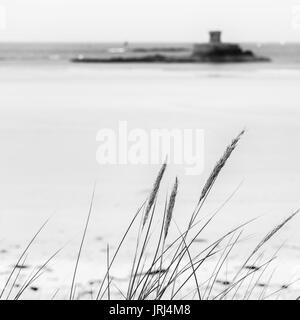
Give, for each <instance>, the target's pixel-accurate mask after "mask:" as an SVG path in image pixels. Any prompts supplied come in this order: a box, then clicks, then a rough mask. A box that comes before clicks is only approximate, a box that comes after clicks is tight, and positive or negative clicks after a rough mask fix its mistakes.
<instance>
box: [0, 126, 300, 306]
mask: <svg viewBox="0 0 300 320" xmlns="http://www.w3.org/2000/svg"><path fill="white" fill-rule="evenodd" d="M243 135H244V131H242V132H241V133H240V134H238V135H237V137H236V138H234V139H233V140H232V142H231V143H230V144H229V145H228V147H227V148H226V149H225V152H224V154H223V155H222V156H221V158H220V159H219V160H218V161H217V163H216V165H215V166H214V167H213V169H212V171H211V174H210V175H209V177H208V179H207V180H206V182H205V184H204V186H203V188H202V190H201V191H200V192H199V194H200V195H199V200H198V202H197V203H196V205H195V208H194V210H193V212H192V213H191V215H190V218H189V221H188V223H187V225H186V226H179V225H177V223H176V220H175V219H174V208H176V202H177V194H178V192H180V181H179V180H178V178H177V177H176V178H175V181H174V183H173V186H172V188H171V190H170V195H169V196H166V198H165V201H164V206H163V208H164V209H163V211H162V212H160V211H161V210H158V209H157V208H158V206H157V201H158V194H159V192H160V184H161V181H162V179H163V178H164V174H165V171H166V170H167V163H164V164H163V165H162V167H161V169H160V170H159V172H158V175H157V177H156V179H155V181H154V184H153V187H152V190H151V192H150V194H149V197H148V198H147V199H146V200H145V201H144V203H142V205H141V206H140V207H139V208H138V210H137V212H136V213H135V214H134V216H133V217H132V219H131V221H130V222H129V225H128V226H127V228H126V230H125V232H124V234H123V235H122V237H121V240H120V242H119V243H118V245H117V247H116V249H115V250H114V251H112V250H111V248H110V246H109V245H107V248H106V262H105V265H106V271H105V273H104V275H103V277H102V279H101V280H100V281H99V287H98V288H97V289H96V291H95V293H94V295H93V299H95V300H102V299H108V300H111V299H114V295H113V294H112V291H113V288H114V289H117V292H118V297H121V298H122V299H126V300H177V299H198V300H228V299H259V300H264V299H272V298H273V297H274V296H275V295H276V296H278V295H279V294H280V291H281V290H280V289H279V290H274V291H273V292H270V291H269V290H267V287H268V284H269V283H270V282H271V280H272V276H273V272H271V269H270V265H271V264H272V263H273V261H274V260H275V259H276V254H277V252H275V253H274V254H271V255H269V256H268V257H267V258H264V256H265V255H264V252H263V248H264V247H265V245H266V244H267V243H269V242H270V241H271V240H272V238H273V237H274V236H275V235H276V234H277V233H278V232H279V231H280V230H281V229H282V228H284V226H285V225H286V224H287V223H288V222H290V220H291V219H293V218H294V217H295V216H296V215H297V214H298V212H299V210H296V211H295V212H292V213H291V214H290V215H288V216H287V218H285V219H284V220H283V221H282V222H281V223H280V224H278V225H276V226H274V227H273V228H272V229H271V230H270V232H269V233H267V234H266V235H265V236H264V237H263V238H262V240H261V241H259V242H258V244H257V245H256V246H254V249H252V250H250V252H249V254H248V256H247V257H246V258H245V259H244V260H243V261H242V262H241V263H240V266H239V267H238V268H237V269H236V270H235V271H234V274H231V275H230V276H229V275H228V277H226V279H225V280H220V275H221V274H222V272H224V269H226V268H227V265H228V263H230V262H231V260H230V257H231V255H232V253H233V252H234V251H236V252H238V246H239V244H240V243H241V242H242V241H244V240H243V239H242V234H243V230H244V229H245V228H246V227H247V225H248V224H249V223H252V222H253V221H252V220H251V221H245V222H244V223H242V224H240V225H238V226H234V227H232V229H231V230H230V231H227V232H225V233H224V234H223V235H222V236H220V237H218V238H217V239H215V240H214V241H212V242H211V243H208V244H206V243H205V244H203V243H201V244H199V243H198V241H197V239H199V237H200V236H201V234H202V233H203V232H204V231H205V230H206V229H207V228H208V227H209V226H210V225H211V224H213V223H214V218H215V217H216V215H217V214H218V212H219V211H220V210H221V208H222V206H221V207H220V209H219V210H216V212H214V213H213V214H211V215H210V216H208V217H203V216H201V210H202V208H203V206H204V205H205V203H206V201H208V197H209V194H210V192H211V191H212V189H213V187H214V185H215V183H216V182H217V180H218V177H219V176H220V174H221V172H222V169H223V168H224V166H225V165H226V163H227V161H229V159H230V157H231V156H232V154H233V151H234V150H235V149H236V148H237V146H238V144H239V143H240V140H241V139H242V136H243ZM95 188H96V186H95V187H94V190H93V195H92V199H91V201H90V208H89V211H88V215H87V219H86V223H85V226H84V230H83V235H82V238H81V242H80V246H79V249H78V254H77V257H76V261H75V263H74V270H73V273H72V282H71V284H70V290H69V293H68V298H69V299H71V300H72V299H77V298H78V294H77V292H76V276H77V270H78V267H79V265H80V258H81V254H82V250H83V249H84V242H85V238H86V234H87V232H88V226H89V223H90V217H91V215H92V211H93V202H94V196H95ZM46 224H47V221H46V222H45V223H44V224H43V225H42V227H41V228H40V229H39V230H38V231H37V233H36V234H35V235H34V237H33V238H32V239H31V240H30V241H29V243H28V245H27V246H26V247H25V249H24V250H23V252H22V253H21V255H20V257H19V259H18V260H17V262H16V264H15V266H14V268H12V270H11V272H10V273H9V275H8V277H7V279H6V280H5V282H4V286H3V288H2V290H1V293H0V299H21V298H22V297H23V293H24V292H25V291H26V290H27V289H28V288H29V286H32V284H33V283H34V282H36V281H37V280H38V278H39V277H40V276H42V275H43V271H44V269H45V267H46V266H47V265H48V264H49V263H50V261H52V260H53V258H54V257H56V255H57V254H58V253H59V252H60V251H61V249H59V250H57V251H56V252H54V253H53V255H52V256H51V257H50V258H48V259H47V260H46V261H45V262H44V263H43V264H42V265H41V266H40V267H39V268H38V269H36V270H35V271H34V272H33V273H32V274H30V275H29V276H28V278H27V279H25V280H24V281H23V284H22V285H21V286H20V288H19V289H18V290H17V292H15V290H14V286H15V284H16V282H17V281H18V280H19V279H20V273H21V270H22V268H17V266H22V265H23V264H25V261H26V257H27V254H28V251H29V250H30V248H31V245H32V243H33V242H34V241H36V238H37V237H38V235H39V234H40V232H41V231H42V230H43V229H44V227H45V225H46ZM157 225H158V226H159V227H158V228H157ZM171 227H172V228H173V231H174V230H175V232H172V234H171V233H170V232H169V231H170V228H171ZM131 232H135V238H136V242H135V246H134V250H133V251H134V252H133V254H132V257H131V258H129V257H128V259H129V262H130V264H131V267H130V270H129V276H128V280H127V282H126V288H125V290H124V286H123V289H120V288H119V285H118V283H117V280H116V279H115V278H114V277H113V276H112V274H113V269H114V268H117V267H118V266H117V264H118V261H117V258H118V256H119V254H120V252H121V250H122V249H124V246H126V239H127V238H128V236H129V234H130V233H131ZM174 234H176V235H175V236H174ZM203 269H209V271H208V273H207V272H206V273H205V274H204V273H203V272H202V270H203ZM207 274H208V276H207ZM263 277H264V278H267V279H268V280H267V281H265V284H264V285H263V286H262V285H261V279H262V278H263ZM220 284H221V286H220ZM287 286H288V285H287ZM281 289H284V288H281ZM56 293H57V292H56ZM56 293H55V294H54V295H53V296H52V297H49V299H50V298H55V295H56ZM295 298H297V297H295Z"/></svg>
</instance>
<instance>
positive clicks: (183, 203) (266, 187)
mask: <svg viewBox="0 0 300 320" xmlns="http://www.w3.org/2000/svg"><path fill="white" fill-rule="evenodd" d="M110 46H111V45H110ZM107 47H109V45H107V46H100V45H68V46H67V45H58V46H54V47H51V48H50V47H49V46H48V45H44V46H42V47H38V50H37V47H36V45H35V46H33V45H27V46H26V50H25V52H24V51H22V52H21V46H18V45H2V48H1V51H0V52H1V54H0V56H2V58H4V60H3V61H1V62H0V139H1V140H0V141H1V157H0V177H1V179H0V195H1V201H0V234H1V237H0V249H2V250H5V252H4V251H3V253H1V256H0V257H1V261H3V263H2V264H1V267H0V268H1V270H2V272H5V271H6V270H7V268H8V266H10V265H11V264H12V263H13V261H14V259H15V257H16V255H17V253H18V252H19V246H20V245H21V246H23V245H24V243H25V241H27V240H28V239H29V238H30V237H31V236H32V234H33V233H34V232H35V231H36V230H37V229H38V227H39V226H40V225H41V224H42V222H43V221H44V220H45V219H47V218H48V217H51V220H50V223H49V225H48V227H47V228H46V230H45V231H44V233H43V234H42V235H41V237H40V238H39V241H38V242H37V244H36V245H35V247H34V248H33V250H32V253H31V254H30V256H29V258H28V260H29V262H28V263H29V264H31V265H34V264H36V263H41V261H43V259H46V257H48V256H50V255H51V253H52V252H54V251H55V250H56V249H57V248H58V247H60V246H62V245H64V244H65V243H67V242H68V241H69V243H68V245H67V247H66V249H65V251H64V253H62V254H61V255H60V256H59V257H57V262H56V264H54V267H53V268H54V269H60V273H62V274H60V273H59V272H58V274H59V275H54V273H51V274H50V275H49V276H47V277H48V278H47V277H46V280H47V279H48V280H49V279H50V280H51V281H53V283H54V284H53V287H51V289H54V288H55V287H56V286H58V284H59V283H64V282H63V281H65V283H69V282H70V279H69V278H70V276H69V270H68V268H67V267H70V268H72V266H73V259H74V257H75V255H76V250H77V248H78V244H79V239H80V235H81V232H82V228H83V223H84V219H85V217H86V214H87V210H88V205H89V201H90V198H91V193H92V187H93V183H94V181H95V180H97V191H96V201H95V206H94V211H93V216H92V223H91V225H90V229H89V235H88V238H87V243H86V247H85V250H84V254H83V262H84V263H82V267H81V271H80V274H81V277H82V278H83V279H90V278H91V277H96V276H97V275H98V274H99V273H101V270H102V269H103V267H105V266H103V259H104V258H103V257H104V253H103V250H104V249H105V247H106V244H107V242H109V243H110V244H111V245H112V246H113V245H115V244H116V242H117V240H118V239H119V238H120V234H121V232H122V231H123V230H124V229H125V228H126V226H127V223H128V221H129V220H130V217H131V216H132V215H133V213H134V212H135V210H136V209H137V207H138V206H139V205H140V204H141V203H142V202H143V200H144V199H145V198H146V197H147V194H148V192H149V190H150V189H151V186H152V183H153V180H154V178H155V175H156V172H157V170H158V169H159V167H158V166H154V165H149V166H148V165H144V166H142V165H140V166H133V165H127V166H124V165H123V166H122V165H120V166H100V165H98V164H97V162H96V150H97V147H98V143H97V142H96V134H97V132H98V130H100V129H101V128H105V127H109V128H116V129H117V125H118V121H120V120H127V121H128V125H129V127H131V128H143V129H145V130H150V129H152V128H170V129H171V128H200V129H204V130H205V170H204V172H203V174H202V175H200V176H186V175H185V174H184V170H183V167H181V166H178V165H173V164H170V166H169V169H168V171H167V174H166V177H165V180H164V184H163V189H162V194H161V198H160V200H161V202H163V199H164V196H165V193H164V192H167V190H169V189H170V187H171V185H172V183H173V180H174V178H175V176H176V175H178V176H179V180H180V188H179V195H178V202H177V204H176V210H175V219H176V222H177V223H179V225H182V224H183V223H185V222H186V220H187V217H188V215H189V212H191V210H192V208H193V207H194V204H195V202H196V201H197V199H198V196H199V193H200V190H201V187H202V186H203V183H204V182H205V179H206V178H207V176H208V174H209V172H210V170H211V169H212V167H213V165H214V163H215V161H216V160H217V159H218V158H219V157H220V155H221V154H222V152H223V150H224V148H225V146H226V144H228V142H230V140H231V139H232V138H233V137H234V136H235V135H236V134H237V133H238V132H239V131H240V130H241V129H243V128H246V129H247V134H246V136H245V137H244V139H243V141H242V142H241V144H240V146H239V147H238V149H237V150H236V152H235V154H234V155H233V157H232V159H231V160H230V162H229V163H228V166H226V168H225V169H224V172H223V173H222V175H221V176H220V179H219V181H218V183H217V185H216V188H215V189H214V191H213V193H212V194H211V197H210V198H209V202H208V203H207V205H206V207H205V208H204V211H203V215H207V214H210V213H211V212H213V211H214V210H215V209H216V208H217V207H218V206H219V205H220V204H221V203H222V201H224V200H225V199H226V198H227V197H228V196H229V195H230V194H231V193H232V192H233V190H235V188H236V187H237V186H238V185H239V184H240V183H241V181H243V184H242V186H241V187H240V189H239V191H238V193H237V194H236V195H235V197H234V198H233V199H232V200H231V201H230V202H229V203H228V204H227V205H226V206H225V207H224V208H223V209H222V212H221V213H220V215H219V217H218V218H217V220H216V223H215V224H214V225H213V226H212V227H211V228H210V230H208V231H207V233H205V235H203V236H204V237H206V238H207V239H214V238H215V236H216V235H218V234H221V233H222V232H224V230H228V229H229V228H230V227H231V226H232V225H236V224H238V223H240V222H243V221H246V220H248V219H251V218H254V217H260V218H259V220H258V221H257V222H254V223H253V225H251V226H249V229H248V231H247V232H246V233H245V236H251V237H250V239H249V241H247V246H249V245H253V244H255V243H256V242H257V241H259V239H260V237H261V236H262V235H264V233H265V232H267V231H269V230H270V228H271V227H272V226H273V225H274V224H276V223H278V222H279V221H281V219H282V218H283V217H285V216H287V215H288V214H289V213H291V212H292V211H293V210H295V209H296V208H298V207H299V206H300V201H299V199H300V197H299V190H300V166H299V155H300V150H299V129H300V121H299V119H300V98H299V84H300V60H299V59H300V58H299V57H300V46H299V45H286V46H284V47H282V46H278V45H263V46H262V47H259V48H258V47H257V48H256V49H255V50H256V52H258V53H260V54H263V55H267V56H271V57H272V58H273V61H274V62H273V63H270V64H246V65H241V64H238V65H185V66H183V65H168V66H167V65H138V66H137V65H109V66H108V65H76V64H71V63H69V62H68V61H67V59H69V58H70V57H72V56H74V55H78V54H82V53H84V54H85V55H91V56H94V55H95V54H99V51H101V50H103V51H105V50H106V48H107ZM187 47H188V46H187ZM245 47H246V45H245ZM247 47H251V48H253V45H247ZM84 50H85V51H84ZM299 227H300V220H299V218H295V221H294V223H292V224H290V225H289V226H288V227H287V228H285V230H284V232H282V233H281V234H280V235H279V236H277V237H276V239H274V247H273V248H274V249H275V248H276V247H277V246H278V245H279V244H280V243H282V241H284V240H287V244H286V250H284V252H283V253H282V257H283V258H282V261H281V263H282V264H281V265H282V269H283V272H284V273H285V275H286V276H287V277H288V278H289V277H292V276H293V275H294V274H295V273H296V272H297V271H298V261H299V256H300V254H299V248H300V237H299V232H298V230H299ZM129 241H133V238H130V239H129ZM126 254H127V251H126V249H125V252H124V253H123V258H121V260H122V259H123V260H122V263H124V264H126V262H127V260H126ZM236 259H237V260H238V259H239V257H236ZM101 268H102V269H101ZM62 270H64V272H65V274H64V273H63V271H62ZM118 272H120V270H119V271H118ZM124 273H125V272H124ZM66 274H67V275H68V276H69V278H68V276H66ZM121 276H126V274H123V275H120V277H121ZM62 278H63V281H62ZM46 280H45V282H46ZM288 280H289V279H288ZM278 281H279V280H278Z"/></svg>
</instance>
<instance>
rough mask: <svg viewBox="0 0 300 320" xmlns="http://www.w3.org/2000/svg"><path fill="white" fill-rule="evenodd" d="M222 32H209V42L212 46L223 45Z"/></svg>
mask: <svg viewBox="0 0 300 320" xmlns="http://www.w3.org/2000/svg"><path fill="white" fill-rule="evenodd" d="M221 34H222V33H221V31H210V32H209V42H210V43H212V44H218V43H221Z"/></svg>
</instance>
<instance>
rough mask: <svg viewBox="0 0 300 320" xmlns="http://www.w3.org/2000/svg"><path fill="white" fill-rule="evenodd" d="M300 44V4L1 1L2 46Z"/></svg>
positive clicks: (281, 0) (271, 0) (284, 0)
mask: <svg viewBox="0 0 300 320" xmlns="http://www.w3.org/2000/svg"><path fill="white" fill-rule="evenodd" d="M212 29H221V30H222V31H223V39H224V40H227V41H240V42H242V41H255V42H265V41H271V42H274V41H275V42H289V41H300V0H0V41H1V42H2V41H28V42H32V41H43V42H49V41H55V42H61V41H62V42H64V41H70V42H77V41H87V42H89V41H92V42H98V41H105V42H112V41H122V42H123V41H132V42H134V41H145V42H154V41H157V42H160V41H162V42H165V41H169V42H197V41H205V40H207V38H208V37H207V33H208V31H209V30H212Z"/></svg>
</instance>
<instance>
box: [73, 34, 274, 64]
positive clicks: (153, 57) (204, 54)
mask: <svg viewBox="0 0 300 320" xmlns="http://www.w3.org/2000/svg"><path fill="white" fill-rule="evenodd" d="M209 35H210V40H209V42H207V43H198V44H195V45H194V46H193V49H192V52H191V53H189V54H184V55H174V54H172V52H177V51H178V50H175V49H174V50H170V52H168V50H166V49H165V48H162V50H161V51H160V50H158V48H155V51H152V50H151V49H144V50H142V51H141V50H139V51H140V52H142V53H143V54H139V55H138V54H134V53H135V52H136V51H134V50H133V51H132V52H133V53H130V51H129V52H128V51H127V50H126V51H125V50H124V52H121V50H120V52H119V54H118V55H115V56H106V57H84V56H80V57H76V58H74V59H72V60H71V61H72V62H80V63H226V62H227V63H234V62H268V61H270V59H269V58H267V57H261V56H257V55H255V54H254V53H253V52H252V51H250V50H244V49H242V48H241V46H240V45H239V44H236V43H225V42H222V41H221V31H211V32H210V33H209ZM179 51H180V50H179Z"/></svg>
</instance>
